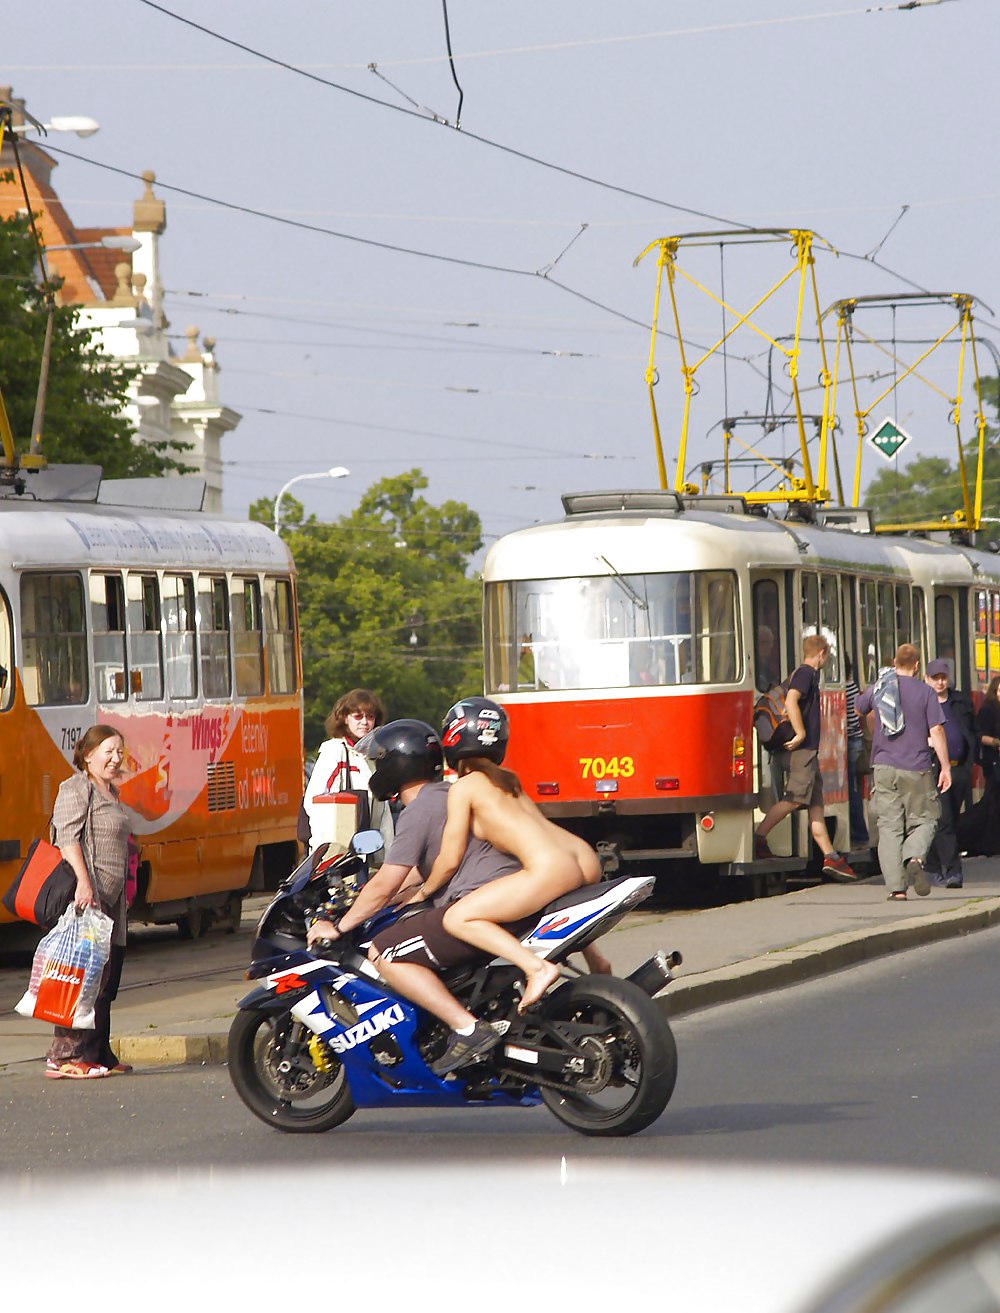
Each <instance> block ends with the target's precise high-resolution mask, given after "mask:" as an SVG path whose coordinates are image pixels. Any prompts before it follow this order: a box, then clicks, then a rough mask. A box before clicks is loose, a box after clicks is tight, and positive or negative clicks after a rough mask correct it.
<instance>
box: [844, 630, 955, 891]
mask: <svg viewBox="0 0 1000 1313" xmlns="http://www.w3.org/2000/svg"><path fill="white" fill-rule="evenodd" d="M919 666H920V654H919V653H918V652H917V649H916V648H915V647H914V646H913V645H912V644H911V643H903V644H902V645H901V646H900V647H899V648H897V649H896V656H895V660H894V662H893V668H892V670H891V671H884V672H883V673H882V674H881V675H880V676H879V679H878V681H877V682H876V683H875V684H873V685H872V686H871V687H870V688H866V689H865V691H864V692H863V693H862V694H861V696H860V697H859V698H858V699H857V701H856V703H855V706H856V707H857V710H858V712H859V714H860V715H862V716H867V715H868V714H869V713H871V712H874V716H873V720H874V727H873V729H874V732H873V735H872V767H873V773H874V777H875V781H874V788H873V791H872V803H873V806H874V810H875V813H876V815H877V817H878V857H879V863H880V865H881V867H882V875H883V876H884V877H885V887H886V889H888V891H889V897H890V899H895V900H898V901H903V900H904V899H905V898H906V891H907V888H908V887H909V886H910V885H911V884H912V885H913V887H914V889H915V890H916V892H917V893H918V894H919V895H921V897H923V896H925V895H926V894H929V893H930V891H931V882H930V880H929V878H928V876H927V872H926V871H925V870H924V859H925V858H926V856H927V850H928V848H930V846H931V841H932V840H933V838H934V833H935V831H936V829H937V824H938V819H939V817H940V814H941V806H940V802H939V799H938V792H939V791H940V792H941V793H946V792H947V791H948V789H950V788H951V765H950V761H949V757H948V745H947V740H946V739H945V734H944V729H943V724H944V715H943V714H942V711H941V706H940V703H939V702H938V700H937V695H936V694H935V693H934V691H933V690H932V689H930V688H928V687H927V685H926V684H925V683H924V682H923V680H922V679H918V678H917V670H918V669H919ZM893 676H895V679H894V678H893ZM894 685H895V687H894ZM900 720H901V721H902V724H901V726H900V724H899V722H900ZM887 724H888V725H889V726H890V727H891V728H893V729H894V732H887V728H886V726H887ZM895 726H899V727H898V728H894V727H895ZM935 757H936V758H937V764H938V767H939V770H938V772H937V773H936V774H935V770H934V766H935V760H934V759H935Z"/></svg>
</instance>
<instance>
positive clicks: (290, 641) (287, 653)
mask: <svg viewBox="0 0 1000 1313" xmlns="http://www.w3.org/2000/svg"><path fill="white" fill-rule="evenodd" d="M264 629H265V633H266V635H267V681H268V687H269V688H270V690H271V692H272V693H294V692H295V614H294V610H293V607H292V585H291V583H290V582H289V580H287V579H273V578H268V579H265V580H264Z"/></svg>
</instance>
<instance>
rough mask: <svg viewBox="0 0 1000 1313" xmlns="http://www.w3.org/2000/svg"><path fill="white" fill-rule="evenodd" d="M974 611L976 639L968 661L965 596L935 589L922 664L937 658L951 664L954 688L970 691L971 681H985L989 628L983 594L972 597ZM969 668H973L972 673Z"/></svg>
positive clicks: (949, 590) (952, 591) (984, 595)
mask: <svg viewBox="0 0 1000 1313" xmlns="http://www.w3.org/2000/svg"><path fill="white" fill-rule="evenodd" d="M973 598H974V602H975V611H976V617H975V621H976V636H975V643H974V652H973V656H974V657H975V661H974V662H973V661H970V659H969V638H968V635H969V628H970V626H969V617H968V613H967V612H968V608H967V605H966V595H965V594H964V593H963V592H962V591H961V590H960V589H957V588H948V589H942V588H936V589H935V590H934V637H933V639H932V641H931V644H930V651H929V652H928V653H927V655H926V656H925V657H924V660H925V661H930V660H931V659H936V658H938V657H940V658H941V659H942V660H944V661H950V662H951V663H952V682H953V683H954V686H955V687H956V688H964V689H971V688H974V687H975V682H974V680H973V678H972V675H973V673H975V677H976V679H977V680H979V681H980V682H982V683H985V682H986V678H987V664H986V637H985V635H986V632H987V626H988V615H987V600H986V599H987V598H988V594H987V593H985V592H977V593H975V594H973ZM972 667H975V670H974V672H973V669H972Z"/></svg>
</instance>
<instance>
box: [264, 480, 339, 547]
mask: <svg viewBox="0 0 1000 1313" xmlns="http://www.w3.org/2000/svg"><path fill="white" fill-rule="evenodd" d="M350 472H351V471H350V470H345V469H344V467H343V465H334V467H333V469H332V470H321V471H320V472H319V473H318V474H296V476H295V478H294V479H289V480H288V482H287V483H286V484H285V486H284V487H283V488H282V489H281V491H280V492H279V493H278V495H277V497H275V499H274V532H275V533H277V532H278V528H279V526H280V523H281V516H280V511H281V499H282V497H284V495H285V493H286V492H287V491H288V489H289V488H290V487H291V486H292V484H293V483H301V481H302V480H303V479H342V478H344V477H345V476H346V475H348V474H350Z"/></svg>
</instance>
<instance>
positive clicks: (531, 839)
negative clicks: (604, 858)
mask: <svg viewBox="0 0 1000 1313" xmlns="http://www.w3.org/2000/svg"><path fill="white" fill-rule="evenodd" d="M452 787H453V788H456V789H462V790H463V791H467V794H468V802H469V805H470V811H471V815H472V833H473V834H474V835H475V836H476V838H477V839H482V840H484V841H485V842H486V843H490V844H492V845H493V847H494V848H499V849H500V850H501V851H502V852H507V853H510V854H511V856H512V857H516V858H517V860H518V861H519V862H520V863H521V865H522V867H523V868H524V869H525V871H529V872H530V871H532V870H537V869H539V868H541V867H551V866H552V865H553V864H555V865H557V866H562V865H564V864H567V863H569V862H572V863H574V864H575V865H576V866H577V867H579V869H580V872H581V875H582V878H583V880H584V882H586V883H588V884H590V883H591V882H592V881H594V880H597V879H598V878H599V877H600V863H599V861H598V858H597V854H596V853H595V852H594V850H593V849H592V848H591V847H590V845H589V844H587V843H584V841H583V840H582V839H580V838H579V837H578V836H577V835H575V834H570V832H569V831H568V830H563V829H561V828H560V827H559V826H558V825H553V823H552V822H551V821H550V820H548V819H547V818H546V817H545V816H543V815H542V813H541V812H540V811H539V810H538V808H537V807H536V806H535V804H534V803H533V802H532V801H531V799H530V798H528V797H526V796H525V795H524V794H523V793H521V794H519V795H518V796H517V797H514V796H513V795H512V794H510V793H506V792H504V791H503V790H502V789H499V788H497V786H496V785H495V784H493V783H492V782H491V781H490V780H489V779H488V778H487V777H486V776H485V775H480V774H478V773H475V774H473V773H470V774H468V775H465V776H463V777H462V779H460V780H459V781H458V782H457V783H456V784H454V785H453V786H452Z"/></svg>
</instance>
